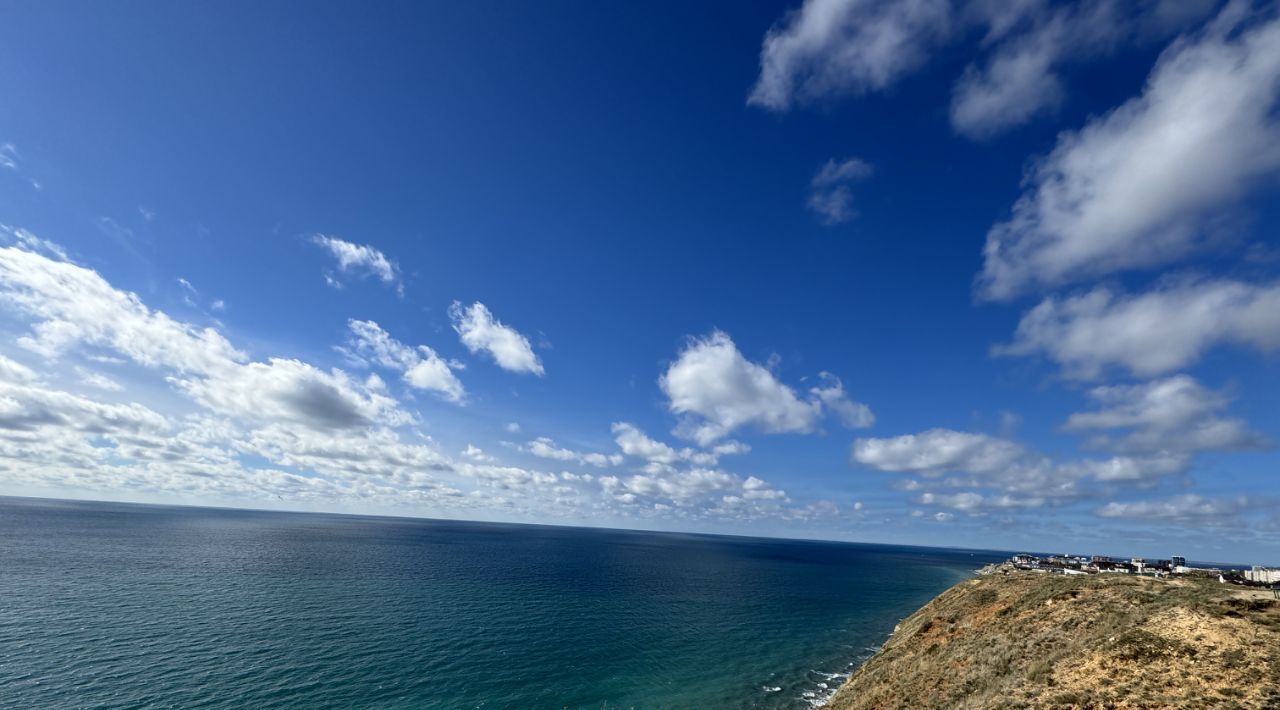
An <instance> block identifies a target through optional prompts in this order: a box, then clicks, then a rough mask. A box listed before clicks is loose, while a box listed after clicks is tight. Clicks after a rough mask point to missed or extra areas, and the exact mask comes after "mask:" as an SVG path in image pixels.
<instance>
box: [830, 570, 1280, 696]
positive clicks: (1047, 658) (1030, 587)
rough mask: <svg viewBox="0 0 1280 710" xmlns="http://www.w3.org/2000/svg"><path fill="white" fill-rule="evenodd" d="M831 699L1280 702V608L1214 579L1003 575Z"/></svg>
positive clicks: (906, 632) (962, 595) (936, 610)
mask: <svg viewBox="0 0 1280 710" xmlns="http://www.w3.org/2000/svg"><path fill="white" fill-rule="evenodd" d="M831 707H834V708H839V709H845V708H894V707H903V708H906V707H910V708H921V707H943V708H995V707H999V708H1017V707H1055V708H1056V707H1088V708H1104V707H1105V708H1168V707H1174V708H1181V707H1215V708H1216V707H1225V708H1231V707H1238V708H1280V602H1276V601H1274V600H1273V599H1272V598H1271V593H1270V592H1265V591H1260V590H1246V589H1241V588H1239V587H1233V586H1230V585H1222V584H1219V583H1217V582H1216V581H1208V580H1186V579H1176V580H1154V579H1148V578H1137V577H1130V576H1127V575H1095V576H1068V577H1060V576H1050V575H1043V574H1032V573H1016V572H1015V573H1011V574H1008V575H1003V574H995V575H992V576H989V577H984V578H979V579H974V580H970V581H966V582H961V583H960V584H958V585H956V586H955V587H952V588H951V589H949V590H947V591H946V592H944V593H943V594H942V595H940V596H938V597H937V598H936V599H934V600H933V601H931V602H930V603H929V604H928V605H926V606H925V607H923V608H922V609H920V610H919V611H917V612H916V613H915V614H913V615H911V616H910V617H908V618H907V619H905V620H904V621H903V622H902V623H901V624H900V625H899V627H898V629H897V631H896V632H895V633H894V635H893V636H892V638H890V639H889V641H888V642H886V643H885V646H884V648H883V649H881V651H880V652H879V653H877V654H876V655H875V656H874V657H872V658H871V660H869V661H868V662H867V663H866V664H865V665H863V667H862V668H861V669H859V670H858V672H857V673H855V674H854V675H853V677H851V678H850V679H849V681H848V682H847V683H846V684H845V686H844V687H843V688H841V689H840V692H839V693H837V694H836V696H835V698H834V699H833V700H832V702H831Z"/></svg>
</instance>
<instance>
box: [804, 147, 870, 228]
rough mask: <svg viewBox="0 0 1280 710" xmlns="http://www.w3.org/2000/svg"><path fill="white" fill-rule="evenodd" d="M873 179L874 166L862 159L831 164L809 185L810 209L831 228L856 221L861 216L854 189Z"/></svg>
mask: <svg viewBox="0 0 1280 710" xmlns="http://www.w3.org/2000/svg"><path fill="white" fill-rule="evenodd" d="M870 175H871V166H870V165H869V164H868V163H867V162H866V161H864V160H861V159H859V158H846V159H844V160H841V161H836V160H835V159H834V158H833V159H831V160H828V161H827V163H826V164H825V165H823V166H822V169H821V170H819V171H818V174H817V175H814V176H813V180H812V181H810V183H809V200H808V203H807V204H808V206H809V209H810V210H812V211H813V212H814V213H815V214H817V215H818V217H819V218H820V219H821V220H822V223H823V224H825V225H827V226H832V225H836V224H841V223H844V222H848V221H850V220H852V219H853V218H854V217H856V216H857V212H856V211H855V210H854V208H853V189H852V187H850V186H851V185H853V184H854V183H856V182H860V181H862V180H865V179H866V178H867V177H869V176H870Z"/></svg>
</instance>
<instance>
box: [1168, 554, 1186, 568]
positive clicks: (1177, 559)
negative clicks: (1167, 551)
mask: <svg viewBox="0 0 1280 710" xmlns="http://www.w3.org/2000/svg"><path fill="white" fill-rule="evenodd" d="M1169 561H1170V562H1172V563H1173V566H1174V567H1175V568H1177V567H1186V566H1187V558H1185V557H1183V556H1182V555H1174V556H1173V557H1170V558H1169Z"/></svg>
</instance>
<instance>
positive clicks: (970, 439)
mask: <svg viewBox="0 0 1280 710" xmlns="http://www.w3.org/2000/svg"><path fill="white" fill-rule="evenodd" d="M1024 454H1025V450H1024V449H1023V447H1022V446H1020V445H1018V444H1015V443H1013V442H1011V441H1007V440H1004V439H999V438H996V437H993V436H987V435H986V434H974V433H969V432H962V431H953V430H950V429H930V430H928V431H924V432H921V433H919V434H904V435H902V436H896V437H892V438H887V439H874V438H866V439H858V440H856V441H855V442H854V444H853V459H854V461H857V462H858V463H861V464H864V465H867V466H874V467H875V468H878V469H880V470H882V471H896V472H910V473H917V474H921V475H924V476H937V475H941V474H943V473H945V472H947V471H965V472H970V473H979V474H981V473H992V472H995V471H998V470H1000V469H1003V468H1007V467H1009V466H1011V465H1012V464H1013V463H1014V462H1015V461H1017V460H1018V459H1020V458H1021V457H1022V456H1023V455H1024Z"/></svg>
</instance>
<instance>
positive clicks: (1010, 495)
mask: <svg viewBox="0 0 1280 710" xmlns="http://www.w3.org/2000/svg"><path fill="white" fill-rule="evenodd" d="M852 458H853V461H854V462H856V463H860V464H863V465H866V466H872V467H874V468H877V469H880V470H882V471H892V472H897V473H909V474H914V475H918V476H922V477H924V478H925V479H930V480H931V481H933V482H932V483H930V484H928V486H929V487H932V486H936V485H937V483H938V481H939V479H941V478H942V476H944V475H945V474H959V476H958V477H951V478H946V479H945V480H941V483H942V484H943V485H945V486H947V487H952V488H954V487H967V488H983V489H991V490H992V491H995V492H996V493H997V494H996V495H985V496H984V495H982V494H979V493H978V492H977V491H972V493H973V494H974V495H975V496H981V499H980V500H979V498H975V497H967V498H964V499H959V498H949V497H946V496H942V495H940V494H936V493H934V492H933V491H928V490H926V493H928V494H930V495H926V494H921V495H920V496H918V497H917V498H916V502H917V503H928V504H934V505H945V506H948V507H959V506H957V505H956V502H957V501H961V500H967V501H970V502H971V503H972V504H973V506H975V507H976V506H979V505H980V506H981V507H983V508H1004V509H1008V508H1032V507H1038V506H1041V505H1045V504H1047V503H1050V502H1069V501H1072V500H1078V499H1081V498H1083V497H1086V496H1087V495H1089V494H1090V490H1089V488H1088V486H1086V485H1085V484H1093V485H1095V486H1096V485H1097V484H1121V483H1127V484H1135V485H1146V484H1148V483H1150V482H1152V481H1154V480H1157V479H1159V478H1161V477H1164V476H1169V475H1174V474H1179V473H1183V472H1184V471H1186V469H1187V467H1188V465H1189V463H1190V458H1189V456H1188V455H1187V454H1184V453H1180V452H1156V453H1152V454H1149V455H1142V456H1113V457H1111V458H1106V459H1080V460H1075V461H1065V462H1055V461H1052V460H1050V459H1049V458H1048V457H1046V456H1043V455H1041V454H1038V453H1036V452H1034V451H1029V450H1027V449H1026V448H1025V447H1023V446H1022V445H1020V444H1017V443H1015V442H1012V441H1009V440H1007V439H1001V438H997V437H993V436H989V435H986V434H977V433H970V432H960V431H953V430H950V429H930V430H928V431H924V432H921V433H918V434H906V435H903V436H897V437H892V438H884V439H873V438H866V439H857V440H855V441H854V444H853V451H852ZM896 487H897V488H899V489H901V490H907V491H919V490H922V489H926V488H927V486H926V484H921V483H920V482H919V481H907V482H906V483H905V484H903V485H900V486H896Z"/></svg>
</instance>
